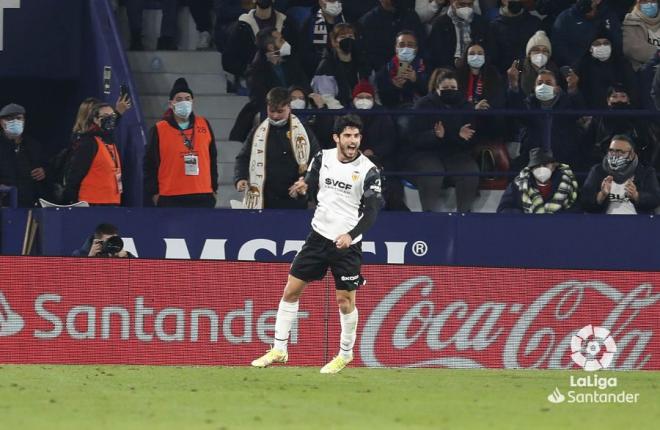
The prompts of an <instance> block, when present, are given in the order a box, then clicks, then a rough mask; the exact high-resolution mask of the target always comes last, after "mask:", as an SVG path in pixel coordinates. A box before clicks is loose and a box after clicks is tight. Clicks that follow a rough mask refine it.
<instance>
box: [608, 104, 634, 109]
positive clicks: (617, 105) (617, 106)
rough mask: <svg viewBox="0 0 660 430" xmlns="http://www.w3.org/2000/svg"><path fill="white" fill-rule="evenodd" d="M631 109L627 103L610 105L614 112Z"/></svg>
mask: <svg viewBox="0 0 660 430" xmlns="http://www.w3.org/2000/svg"><path fill="white" fill-rule="evenodd" d="M629 108H630V104H628V103H626V102H616V103H612V104H611V105H610V109H613V110H621V109H629Z"/></svg>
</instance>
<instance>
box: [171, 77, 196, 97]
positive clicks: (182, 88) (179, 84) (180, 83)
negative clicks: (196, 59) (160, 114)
mask: <svg viewBox="0 0 660 430" xmlns="http://www.w3.org/2000/svg"><path fill="white" fill-rule="evenodd" d="M178 93H188V94H190V96H191V97H194V96H193V92H192V90H191V89H190V88H189V87H188V82H187V81H186V79H185V78H179V79H177V80H176V81H174V85H173V86H172V90H171V91H170V100H172V99H173V98H174V96H175V95H177V94H178Z"/></svg>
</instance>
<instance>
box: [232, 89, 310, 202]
mask: <svg viewBox="0 0 660 430" xmlns="http://www.w3.org/2000/svg"><path fill="white" fill-rule="evenodd" d="M290 103H291V96H290V95H289V91H288V90H287V89H286V88H280V87H276V88H273V89H272V90H270V91H269V92H268V95H267V97H266V109H267V114H268V118H266V119H265V120H264V121H263V122H261V123H260V124H258V125H256V126H255V127H254V128H253V129H252V131H251V132H250V135H249V136H248V138H247V139H246V140H245V143H244V144H243V147H242V148H241V151H240V152H239V154H238V155H237V156H236V164H235V165H234V183H235V184H236V190H237V191H239V192H245V197H244V200H243V203H244V205H245V207H246V208H248V209H307V198H306V197H303V196H297V195H295V193H292V191H291V190H292V187H293V184H294V183H295V182H296V181H298V179H300V177H302V176H305V172H306V171H307V167H308V166H309V163H310V162H311V161H312V158H313V157H314V155H315V154H317V153H318V152H319V150H320V148H319V144H318V142H317V140H316V136H314V133H313V132H312V131H311V129H309V127H307V126H305V125H304V124H303V123H302V122H301V121H300V120H299V119H298V117H297V116H296V115H293V114H291V107H290Z"/></svg>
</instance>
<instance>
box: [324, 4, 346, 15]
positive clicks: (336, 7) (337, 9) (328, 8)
mask: <svg viewBox="0 0 660 430" xmlns="http://www.w3.org/2000/svg"><path fill="white" fill-rule="evenodd" d="M342 9H343V8H342V4H341V2H340V1H336V2H329V1H327V2H325V9H323V11H324V12H325V13H327V14H328V15H330V16H338V15H339V14H340V13H341V12H342Z"/></svg>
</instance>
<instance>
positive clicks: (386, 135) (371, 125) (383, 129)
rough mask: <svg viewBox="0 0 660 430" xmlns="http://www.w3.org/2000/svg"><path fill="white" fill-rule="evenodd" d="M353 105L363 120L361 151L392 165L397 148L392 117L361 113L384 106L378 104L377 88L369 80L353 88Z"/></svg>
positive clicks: (377, 160)
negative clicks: (392, 158) (376, 99)
mask: <svg viewBox="0 0 660 430" xmlns="http://www.w3.org/2000/svg"><path fill="white" fill-rule="evenodd" d="M352 96H353V101H352V103H351V104H352V107H354V108H355V109H357V110H358V112H357V115H358V116H359V117H360V119H361V120H362V123H363V124H364V128H363V129H362V142H363V143H362V145H361V146H360V151H362V153H363V154H364V155H366V156H367V157H369V159H371V160H372V161H373V160H375V161H374V163H376V164H377V165H379V166H382V165H386V166H388V167H389V166H390V165H391V163H390V162H391V161H392V160H391V157H392V156H393V155H394V151H395V150H396V142H397V131H396V126H395V125H394V121H393V120H392V117H391V116H389V115H386V114H383V115H360V112H361V111H364V112H366V111H374V110H376V111H382V110H383V107H382V106H380V105H378V104H376V102H375V97H376V90H375V89H374V87H373V86H372V85H371V84H370V83H369V81H367V80H362V81H360V82H359V83H358V84H357V85H355V88H353V94H352Z"/></svg>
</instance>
